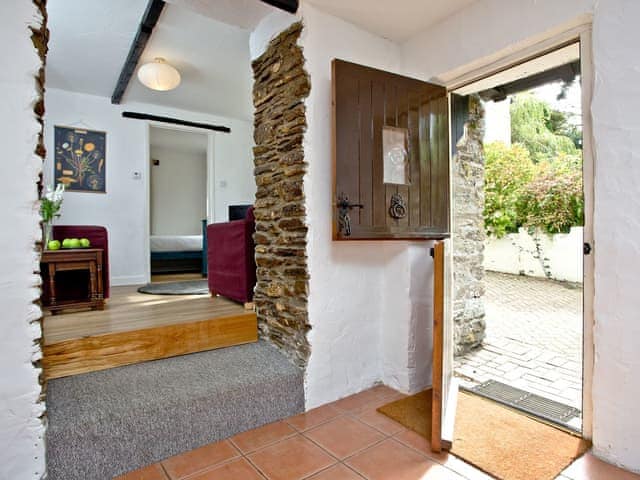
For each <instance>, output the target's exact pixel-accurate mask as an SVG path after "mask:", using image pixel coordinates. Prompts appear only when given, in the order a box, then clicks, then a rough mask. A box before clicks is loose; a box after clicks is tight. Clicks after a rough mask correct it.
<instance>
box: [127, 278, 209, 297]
mask: <svg viewBox="0 0 640 480" xmlns="http://www.w3.org/2000/svg"><path fill="white" fill-rule="evenodd" d="M138 292H140V293H149V294H151V295H208V294H209V285H208V284H207V280H206V279H205V280H186V281H183V282H162V283H147V284H146V285H144V286H142V287H140V288H139V289H138Z"/></svg>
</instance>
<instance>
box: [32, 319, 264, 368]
mask: <svg viewBox="0 0 640 480" xmlns="http://www.w3.org/2000/svg"><path fill="white" fill-rule="evenodd" d="M257 340H258V326H257V319H256V314H255V313H253V312H247V313H243V314H240V315H232V316H227V317H221V318H213V319H209V320H201V321H196V322H189V323H178V324H175V325H165V326H161V327H155V328H144V329H140V330H129V331H123V332H116V333H107V334H102V335H96V336H91V337H86V338H77V339H72V340H65V341H62V342H58V343H53V344H49V345H45V346H44V349H43V360H42V364H43V367H44V375H45V378H46V379H51V378H59V377H66V376H69V375H76V374H79V373H87V372H94V371H97V370H105V369H107V368H113V367H119V366H122V365H130V364H133V363H139V362H146V361H149V360H157V359H160V358H168V357H174V356H177V355H185V354H188V353H195V352H202V351H205V350H213V349H215V348H222V347H229V346H232V345H241V344H245V343H251V342H256V341H257Z"/></svg>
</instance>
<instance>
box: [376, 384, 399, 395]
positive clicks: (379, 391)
mask: <svg viewBox="0 0 640 480" xmlns="http://www.w3.org/2000/svg"><path fill="white" fill-rule="evenodd" d="M370 390H371V391H372V392H374V393H375V394H376V395H380V396H383V397H384V396H389V395H395V394H396V393H398V391H397V390H394V389H393V388H391V387H387V386H386V385H376V386H375V387H372V388H371V389H370Z"/></svg>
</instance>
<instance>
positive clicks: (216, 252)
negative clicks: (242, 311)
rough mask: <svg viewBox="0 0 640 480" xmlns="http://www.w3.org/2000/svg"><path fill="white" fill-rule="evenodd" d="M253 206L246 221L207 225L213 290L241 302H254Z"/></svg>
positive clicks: (208, 256) (209, 271)
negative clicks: (252, 300)
mask: <svg viewBox="0 0 640 480" xmlns="http://www.w3.org/2000/svg"><path fill="white" fill-rule="evenodd" d="M254 231H255V220H254V217H253V208H249V209H248V210H247V214H246V216H245V218H244V219H243V220H234V221H232V222H224V223H213V224H211V225H208V226H207V264H208V272H207V276H208V282H209V291H210V292H211V293H212V294H213V295H215V294H219V295H222V296H223V297H227V298H230V299H232V300H235V301H237V302H250V301H251V299H252V298H253V287H255V284H256V260H255V246H254V243H253V233H254Z"/></svg>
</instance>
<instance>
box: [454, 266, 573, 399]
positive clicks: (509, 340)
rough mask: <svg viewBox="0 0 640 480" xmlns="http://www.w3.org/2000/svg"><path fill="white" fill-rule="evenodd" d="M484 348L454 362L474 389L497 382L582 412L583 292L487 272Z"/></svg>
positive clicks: (570, 286)
mask: <svg viewBox="0 0 640 480" xmlns="http://www.w3.org/2000/svg"><path fill="white" fill-rule="evenodd" d="M485 285H486V295H485V309H486V322H487V330H486V337H485V340H484V342H483V345H482V347H481V348H478V349H476V350H474V351H472V352H470V353H467V354H466V355H464V356H461V357H458V358H456V360H455V371H456V376H458V377H459V378H460V382H461V384H462V385H463V386H466V387H469V388H470V387H472V386H474V385H477V384H479V383H482V382H485V381H487V380H489V379H493V380H497V381H499V382H502V383H506V384H508V385H512V386H514V387H517V388H521V389H523V390H526V391H528V392H531V393H536V394H538V395H540V396H543V397H545V398H549V399H551V400H555V401H558V402H561V403H564V404H566V405H571V406H573V407H576V408H578V409H581V408H582V287H581V286H579V285H575V284H569V283H563V282H556V281H553V280H545V279H540V278H532V277H524V276H518V275H509V274H503V273H496V272H486V276H485Z"/></svg>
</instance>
